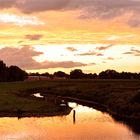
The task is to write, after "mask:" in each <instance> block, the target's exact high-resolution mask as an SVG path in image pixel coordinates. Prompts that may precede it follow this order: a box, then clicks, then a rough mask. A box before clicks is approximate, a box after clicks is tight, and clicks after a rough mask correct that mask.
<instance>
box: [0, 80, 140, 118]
mask: <svg viewBox="0 0 140 140" xmlns="http://www.w3.org/2000/svg"><path fill="white" fill-rule="evenodd" d="M35 92H42V93H43V94H44V95H47V94H53V95H60V96H64V97H74V98H78V99H84V100H88V101H94V102H97V103H99V104H102V105H104V106H106V108H107V109H108V110H109V111H110V112H114V113H117V114H121V115H125V116H128V117H131V118H140V80H48V81H30V82H29V81H28V82H27V81H26V82H14V83H0V106H1V107H0V111H5V110H16V109H17V108H22V109H24V110H26V111H33V112H35V111H40V112H42V111H43V112H45V111H46V112H55V111H57V110H59V109H58V108H57V107H56V106H54V105H51V104H48V103H46V102H44V101H40V100H37V99H32V98H30V96H29V95H30V94H31V93H35Z"/></svg>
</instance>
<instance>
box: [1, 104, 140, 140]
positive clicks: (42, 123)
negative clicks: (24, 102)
mask: <svg viewBox="0 0 140 140" xmlns="http://www.w3.org/2000/svg"><path fill="white" fill-rule="evenodd" d="M69 106H71V107H73V110H72V111H71V113H70V114H69V115H67V116H61V117H60V116H59V117H44V118H22V119H20V120H18V119H17V118H0V140H140V135H138V134H135V133H134V132H132V131H131V129H129V127H128V126H126V125H124V124H122V123H118V122H116V121H114V120H113V118H112V117H111V116H109V115H108V114H103V113H102V112H100V111H97V110H95V109H92V108H89V107H84V106H82V105H78V104H75V103H69ZM74 110H75V111H74Z"/></svg>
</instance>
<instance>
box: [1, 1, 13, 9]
mask: <svg viewBox="0 0 140 140" xmlns="http://www.w3.org/2000/svg"><path fill="white" fill-rule="evenodd" d="M15 4H16V0H0V8H1V9H4V8H11V7H12V6H14V5H15Z"/></svg>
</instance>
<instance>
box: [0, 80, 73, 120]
mask: <svg viewBox="0 0 140 140" xmlns="http://www.w3.org/2000/svg"><path fill="white" fill-rule="evenodd" d="M37 85H38V83H36V82H35V83H34V82H30V83H28V82H9V83H7V82H6V83H0V117H18V118H21V117H43V116H63V115H68V114H69V113H70V111H71V108H70V107H63V108H62V107H60V106H59V105H56V104H53V103H50V102H49V103H48V102H46V101H45V100H44V99H38V98H36V97H33V96H30V95H27V94H26V96H24V94H23V93H24V91H26V90H27V89H30V88H33V87H38V86H37ZM39 87H40V86H39Z"/></svg>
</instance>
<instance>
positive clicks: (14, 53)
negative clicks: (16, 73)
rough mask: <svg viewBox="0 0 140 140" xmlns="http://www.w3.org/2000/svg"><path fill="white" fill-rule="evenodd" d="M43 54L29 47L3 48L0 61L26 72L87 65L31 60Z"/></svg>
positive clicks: (0, 52)
mask: <svg viewBox="0 0 140 140" xmlns="http://www.w3.org/2000/svg"><path fill="white" fill-rule="evenodd" d="M41 54H43V53H42V52H36V51H35V50H33V48H32V47H30V46H24V47H22V48H10V47H5V48H2V49H0V59H1V60H3V61H4V62H5V63H6V64H7V65H17V66H19V67H21V68H23V69H26V70H34V69H48V68H73V67H81V66H86V65H87V64H84V63H80V62H73V61H62V62H54V61H48V60H46V61H44V62H37V61H35V60H34V59H33V57H35V56H39V55H41Z"/></svg>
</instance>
